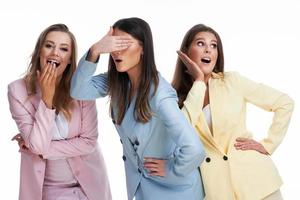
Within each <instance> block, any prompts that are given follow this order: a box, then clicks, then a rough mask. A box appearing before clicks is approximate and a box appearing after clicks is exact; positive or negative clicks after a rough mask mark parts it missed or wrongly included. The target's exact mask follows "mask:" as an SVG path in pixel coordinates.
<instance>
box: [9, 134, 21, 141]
mask: <svg viewBox="0 0 300 200" xmlns="http://www.w3.org/2000/svg"><path fill="white" fill-rule="evenodd" d="M20 138H21V134H20V133H18V134H16V135H15V136H14V137H13V138H11V140H12V141H13V140H17V139H20Z"/></svg>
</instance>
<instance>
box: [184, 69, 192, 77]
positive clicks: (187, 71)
mask: <svg viewBox="0 0 300 200" xmlns="http://www.w3.org/2000/svg"><path fill="white" fill-rule="evenodd" d="M184 72H185V73H187V74H189V75H190V76H192V75H193V74H192V73H191V72H190V71H189V70H185V71H184Z"/></svg>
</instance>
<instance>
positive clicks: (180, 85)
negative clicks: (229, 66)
mask: <svg viewBox="0 0 300 200" xmlns="http://www.w3.org/2000/svg"><path fill="white" fill-rule="evenodd" d="M200 32H209V33H212V34H214V35H215V37H216V39H217V48H218V49H217V50H218V58H217V62H216V65H215V67H214V69H213V72H215V73H223V72H224V54H223V46H222V41H221V38H220V36H219V34H218V33H217V32H216V31H215V30H214V29H212V28H210V27H208V26H205V25H204V24H197V25H195V26H193V27H192V28H191V29H190V30H189V31H188V32H187V33H186V34H185V36H184V38H183V41H182V43H181V47H180V50H181V51H182V52H183V53H187V52H188V50H189V48H190V46H191V43H192V42H193V40H194V38H195V36H196V35H197V34H198V33H200ZM186 71H187V68H186V66H185V64H184V63H183V62H182V61H181V60H180V58H179V57H178V58H177V62H176V68H175V73H174V76H173V81H172V86H173V87H174V88H175V90H176V91H177V95H178V99H179V101H178V104H179V107H180V108H182V106H183V102H184V101H185V99H186V96H187V94H188V93H189V91H190V89H191V87H192V85H193V82H194V80H193V78H192V76H191V75H189V74H188V73H186Z"/></svg>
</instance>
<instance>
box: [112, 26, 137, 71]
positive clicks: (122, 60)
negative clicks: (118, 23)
mask: <svg viewBox="0 0 300 200" xmlns="http://www.w3.org/2000/svg"><path fill="white" fill-rule="evenodd" d="M113 35H114V36H128V37H130V38H131V39H132V43H131V44H130V46H129V47H128V48H127V49H124V50H122V51H115V52H112V53H111V56H112V58H113V60H114V62H115V65H116V68H117V71H118V72H127V73H130V72H131V71H136V70H137V69H138V68H140V67H141V62H142V60H141V57H142V54H143V47H142V46H141V44H140V42H139V41H138V40H137V39H135V38H134V37H132V36H131V35H130V34H128V33H126V32H124V31H121V30H119V29H114V33H113Z"/></svg>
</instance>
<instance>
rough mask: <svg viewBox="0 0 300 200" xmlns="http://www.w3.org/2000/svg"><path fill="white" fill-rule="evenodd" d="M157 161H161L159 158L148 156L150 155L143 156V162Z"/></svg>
mask: <svg viewBox="0 0 300 200" xmlns="http://www.w3.org/2000/svg"><path fill="white" fill-rule="evenodd" d="M159 161H161V159H157V158H150V157H145V158H144V163H156V164H158V163H159Z"/></svg>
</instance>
